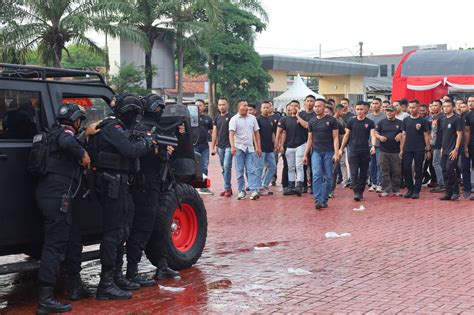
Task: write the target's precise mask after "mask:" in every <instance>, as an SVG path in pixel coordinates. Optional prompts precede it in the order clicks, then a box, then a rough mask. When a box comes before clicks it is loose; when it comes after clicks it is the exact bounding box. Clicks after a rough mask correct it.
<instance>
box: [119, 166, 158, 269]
mask: <svg viewBox="0 0 474 315" xmlns="http://www.w3.org/2000/svg"><path fill="white" fill-rule="evenodd" d="M144 180H145V182H144V183H143V184H139V185H136V186H135V187H134V189H133V193H132V195H133V203H134V206H135V207H134V209H135V211H134V214H133V222H132V224H131V226H130V236H129V238H128V240H127V263H128V264H135V265H136V264H138V263H139V262H140V260H141V257H142V252H143V250H144V249H145V245H146V244H147V243H148V240H149V239H150V236H151V235H152V232H153V229H154V226H155V221H156V211H157V206H158V200H159V196H160V191H159V189H160V185H159V177H158V175H156V176H146V177H144Z"/></svg>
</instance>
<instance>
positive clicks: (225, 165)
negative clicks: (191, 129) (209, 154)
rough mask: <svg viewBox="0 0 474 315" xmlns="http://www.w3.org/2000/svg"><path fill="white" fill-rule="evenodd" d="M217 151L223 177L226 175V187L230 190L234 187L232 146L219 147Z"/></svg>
mask: <svg viewBox="0 0 474 315" xmlns="http://www.w3.org/2000/svg"><path fill="white" fill-rule="evenodd" d="M217 153H218V154H219V161H220V162H221V168H222V177H224V189H225V190H229V189H231V188H232V184H231V178H232V154H231V153H230V148H217Z"/></svg>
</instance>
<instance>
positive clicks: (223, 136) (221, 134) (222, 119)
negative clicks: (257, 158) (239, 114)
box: [214, 113, 232, 149]
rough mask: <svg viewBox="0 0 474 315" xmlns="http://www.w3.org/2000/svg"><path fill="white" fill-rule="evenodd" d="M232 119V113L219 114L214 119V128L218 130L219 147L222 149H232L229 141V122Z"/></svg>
mask: <svg viewBox="0 0 474 315" xmlns="http://www.w3.org/2000/svg"><path fill="white" fill-rule="evenodd" d="M231 118H232V115H231V114H230V113H227V114H225V115H223V116H222V115H221V114H218V115H217V116H216V117H215V118H214V126H216V128H217V147H219V148H221V149H225V148H230V141H229V121H230V119H231Z"/></svg>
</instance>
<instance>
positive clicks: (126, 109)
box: [88, 94, 152, 300]
mask: <svg viewBox="0 0 474 315" xmlns="http://www.w3.org/2000/svg"><path fill="white" fill-rule="evenodd" d="M110 106H111V108H112V110H113V112H114V114H115V115H116V117H108V118H106V119H104V120H103V121H102V122H101V123H100V124H99V125H98V126H97V129H100V130H101V131H100V132H99V133H97V134H96V135H95V136H93V137H91V139H90V141H89V146H88V149H89V152H90V154H91V159H92V162H91V164H92V167H93V170H94V181H95V185H96V191H97V195H98V199H99V202H100V204H101V205H102V209H103V215H102V223H103V235H102V242H101V245H100V262H101V264H102V272H101V279H100V282H99V286H98V288H97V294H96V298H97V299H99V300H110V299H129V298H131V297H132V294H131V292H129V290H135V289H138V288H139V287H140V285H139V284H137V283H135V282H131V281H129V280H127V278H126V277H124V276H123V274H122V268H121V267H122V256H123V245H124V242H125V241H126V240H127V237H128V231H129V229H128V222H129V208H130V204H131V202H130V197H129V183H130V178H129V176H130V173H131V172H133V168H134V166H135V164H136V162H137V161H138V158H139V157H142V156H144V155H146V154H147V153H148V152H149V151H150V150H151V149H152V145H151V139H148V138H147V139H145V138H142V139H139V140H137V141H136V142H134V143H132V142H131V141H130V139H129V138H128V137H127V135H126V133H125V132H126V130H127V129H130V128H132V127H133V125H134V124H135V123H136V118H137V115H138V114H139V113H140V112H141V111H142V103H141V101H140V99H138V98H137V97H136V96H134V95H132V94H121V95H116V96H115V97H114V98H113V99H112V101H111V103H110Z"/></svg>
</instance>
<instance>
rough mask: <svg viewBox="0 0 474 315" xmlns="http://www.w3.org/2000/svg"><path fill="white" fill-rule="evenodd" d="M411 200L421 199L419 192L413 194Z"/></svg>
mask: <svg viewBox="0 0 474 315" xmlns="http://www.w3.org/2000/svg"><path fill="white" fill-rule="evenodd" d="M411 199H420V194H419V193H417V192H415V193H413V194H411Z"/></svg>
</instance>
